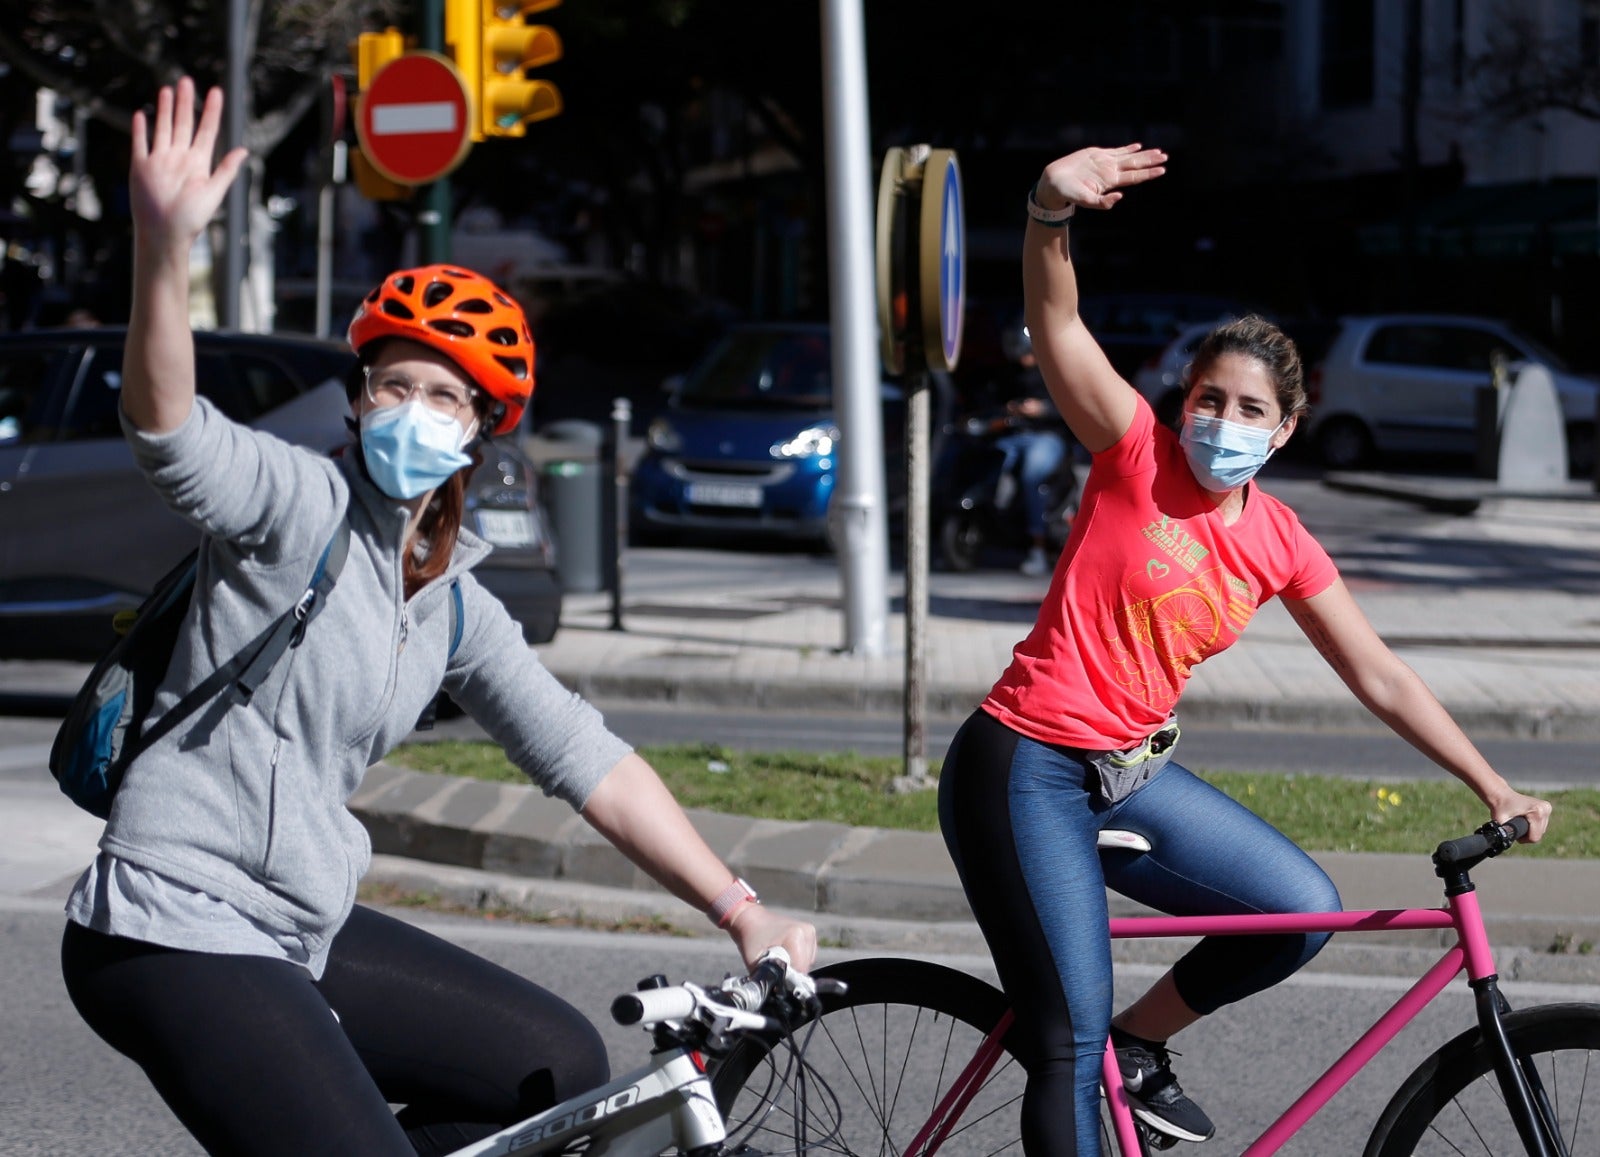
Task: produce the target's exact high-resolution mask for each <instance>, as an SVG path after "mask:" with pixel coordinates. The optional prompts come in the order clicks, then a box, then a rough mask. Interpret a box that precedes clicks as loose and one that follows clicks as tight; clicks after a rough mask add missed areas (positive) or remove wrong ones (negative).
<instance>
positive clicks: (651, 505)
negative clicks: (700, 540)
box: [631, 323, 905, 542]
mask: <svg viewBox="0 0 1600 1157" xmlns="http://www.w3.org/2000/svg"><path fill="white" fill-rule="evenodd" d="M882 392H883V397H884V403H885V408H884V417H883V439H884V444H885V445H884V449H885V450H886V453H885V471H886V477H887V480H888V484H889V486H890V487H891V488H898V486H899V482H898V478H899V475H900V473H901V472H902V471H903V461H904V459H903V455H902V453H901V451H900V449H899V448H900V446H901V445H902V444H903V441H904V422H905V418H904V410H903V408H902V407H901V404H900V396H901V395H900V392H899V390H898V389H897V388H896V387H893V386H888V385H885V386H883V387H882ZM839 437H840V434H839V427H838V425H837V423H836V421H835V417H834V409H833V365H832V350H831V343H830V341H829V336H828V327H827V326H825V325H807V324H799V323H791V324H765V325H747V326H739V327H736V328H735V329H733V330H731V331H730V332H729V333H728V334H727V335H726V336H724V337H723V339H722V340H721V341H720V342H719V343H718V344H717V345H716V346H715V347H714V348H713V349H712V350H711V352H710V353H709V354H708V355H707V356H706V357H705V358H704V359H703V360H702V361H701V362H700V364H699V365H698V366H696V368H695V369H694V370H693V371H692V372H691V373H690V374H689V375H688V376H687V377H686V378H685V379H684V380H683V382H682V384H681V385H679V386H678V387H677V388H676V389H675V390H674V391H673V394H672V398H671V401H670V402H669V403H668V405H667V409H666V412H665V413H663V414H662V416H661V417H659V418H657V419H656V420H655V421H654V422H652V423H651V424H650V428H649V432H648V434H647V436H646V448H645V452H644V454H643V456H642V457H641V458H640V460H639V462H638V464H637V466H636V467H635V468H634V473H633V485H632V507H633V509H632V512H631V517H632V519H633V525H634V526H635V527H636V528H638V529H639V530H640V531H641V532H642V533H643V534H644V535H646V536H647V537H655V538H662V537H665V535H664V533H663V532H666V531H672V530H680V531H681V530H698V531H727V532H732V533H737V534H740V535H744V536H747V535H750V534H755V535H759V536H763V537H772V538H789V539H808V540H815V541H817V542H826V541H827V537H828V500H829V498H830V497H831V496H832V494H833V487H834V477H835V470H836V468H837V466H838V454H839Z"/></svg>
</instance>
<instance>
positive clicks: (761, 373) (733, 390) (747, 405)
mask: <svg viewBox="0 0 1600 1157" xmlns="http://www.w3.org/2000/svg"><path fill="white" fill-rule="evenodd" d="M677 398H678V404H679V405H680V406H685V407H693V408H696V409H713V408H724V407H729V406H733V407H738V408H742V409H767V408H772V409H816V410H820V409H826V408H827V407H829V406H831V405H832V404H833V365H832V356H831V353H830V349H829V344H828V337H827V335H826V334H822V333H794V332H772V331H765V332H764V331H760V330H750V331H741V332H735V333H731V334H729V335H728V336H727V337H725V338H724V339H723V340H722V343H721V344H720V345H718V346H717V347H716V349H714V350H713V351H712V353H711V355H710V356H709V357H708V358H707V359H706V360H705V361H704V362H703V363H701V365H700V367H699V369H697V370H696V371H695V372H694V373H692V374H691V375H690V376H689V377H688V379H687V380H686V381H685V382H684V383H683V386H682V387H681V388H680V389H679V391H678V395H677Z"/></svg>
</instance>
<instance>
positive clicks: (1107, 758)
mask: <svg viewBox="0 0 1600 1157" xmlns="http://www.w3.org/2000/svg"><path fill="white" fill-rule="evenodd" d="M1180 734H1182V732H1181V731H1180V730H1179V728H1178V724H1177V722H1176V721H1174V720H1168V721H1167V725H1166V726H1165V727H1163V728H1162V729H1161V730H1160V731H1157V732H1155V733H1154V734H1153V735H1151V736H1149V737H1148V738H1146V739H1144V740H1142V741H1141V742H1139V743H1136V744H1134V745H1133V746H1132V747H1125V748H1122V749H1121V750H1120V751H1086V752H1084V757H1085V759H1086V760H1087V762H1088V764H1089V766H1090V767H1092V768H1094V770H1095V774H1096V775H1098V776H1099V777H1100V796H1101V798H1102V799H1104V800H1105V801H1106V802H1107V803H1121V802H1122V801H1123V800H1125V799H1127V798H1128V797H1129V796H1130V795H1132V794H1133V793H1134V792H1136V791H1138V790H1139V789H1140V788H1141V787H1143V786H1144V785H1145V784H1147V783H1149V782H1150V781H1151V780H1152V779H1154V778H1155V776H1156V773H1157V772H1159V771H1160V770H1161V769H1162V768H1163V767H1165V766H1167V764H1168V763H1169V762H1170V761H1171V760H1172V753H1173V751H1174V749H1176V748H1177V746H1178V736H1179V735H1180Z"/></svg>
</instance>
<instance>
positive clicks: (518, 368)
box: [494, 354, 528, 382]
mask: <svg viewBox="0 0 1600 1157" xmlns="http://www.w3.org/2000/svg"><path fill="white" fill-rule="evenodd" d="M494 360H495V361H497V362H499V363H500V364H501V365H503V366H504V367H505V368H506V369H507V370H508V371H509V372H510V374H511V376H512V377H514V378H516V379H517V381H519V382H525V381H527V380H528V363H527V360H526V359H524V358H503V357H501V356H500V355H499V354H495V355H494Z"/></svg>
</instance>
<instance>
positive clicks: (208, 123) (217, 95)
mask: <svg viewBox="0 0 1600 1157" xmlns="http://www.w3.org/2000/svg"><path fill="white" fill-rule="evenodd" d="M194 104H195V92H194V81H192V80H190V79H189V78H188V77H184V78H183V79H182V80H180V81H179V82H178V86H177V91H176V92H174V91H173V89H172V88H171V87H163V88H162V89H161V92H160V94H159V95H158V96H157V98H156V110H155V117H154V120H155V124H154V125H153V126H150V125H147V124H146V121H145V115H144V113H143V111H140V112H136V113H134V114H133V161H132V164H131V165H130V166H129V169H128V196H129V202H130V206H131V208H132V211H133V222H134V226H135V228H136V229H137V230H138V232H139V233H140V234H141V235H142V236H143V238H144V239H145V240H147V241H150V242H155V243H166V242H170V243H172V244H175V245H177V246H179V247H181V248H182V249H183V250H184V251H187V249H188V246H189V245H190V244H192V243H193V241H194V239H195V238H196V237H198V236H199V235H200V231H201V230H202V229H204V228H205V227H206V223H207V222H209V221H210V220H211V218H212V217H213V216H214V215H215V214H216V212H217V208H218V206H220V205H221V204H222V199H223V197H224V196H226V195H227V192H228V186H229V185H231V184H232V183H233V180H234V178H235V177H236V176H238V174H239V167H240V166H241V165H242V164H244V160H245V157H246V156H248V155H249V154H248V152H247V151H246V150H245V149H242V148H240V149H233V150H231V151H230V152H229V153H228V155H227V156H225V157H223V158H222V160H221V161H219V162H218V163H217V165H216V167H215V169H213V168H212V164H211V157H212V154H213V152H214V151H215V150H216V147H217V129H218V126H219V125H220V124H221V122H222V90H221V89H218V88H213V89H212V90H211V91H210V92H208V93H207V94H206V99H205V106H204V108H203V109H202V111H201V114H200V123H199V125H198V126H196V125H195V119H194Z"/></svg>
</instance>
